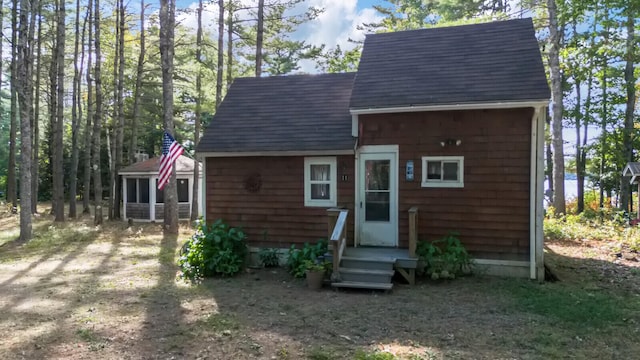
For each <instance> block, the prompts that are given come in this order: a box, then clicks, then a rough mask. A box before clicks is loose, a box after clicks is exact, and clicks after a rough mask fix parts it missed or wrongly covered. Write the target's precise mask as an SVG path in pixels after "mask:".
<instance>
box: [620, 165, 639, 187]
mask: <svg viewBox="0 0 640 360" xmlns="http://www.w3.org/2000/svg"><path fill="white" fill-rule="evenodd" d="M632 165H634V166H632ZM636 165H638V163H628V164H627V166H625V167H624V170H622V176H623V177H627V176H630V177H631V179H630V180H629V184H633V183H636V182H638V177H640V173H637V172H635V171H634V170H635V168H636Z"/></svg>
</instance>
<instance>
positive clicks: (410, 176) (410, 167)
mask: <svg viewBox="0 0 640 360" xmlns="http://www.w3.org/2000/svg"><path fill="white" fill-rule="evenodd" d="M406 179H407V181H413V160H407V167H406Z"/></svg>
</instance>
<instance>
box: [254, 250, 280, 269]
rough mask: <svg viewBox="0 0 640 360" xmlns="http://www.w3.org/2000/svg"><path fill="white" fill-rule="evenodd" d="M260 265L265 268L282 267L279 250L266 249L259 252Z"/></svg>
mask: <svg viewBox="0 0 640 360" xmlns="http://www.w3.org/2000/svg"><path fill="white" fill-rule="evenodd" d="M258 258H260V263H261V264H262V266H264V267H278V266H279V265H280V256H279V253H278V249H277V248H264V249H260V251H259V252H258Z"/></svg>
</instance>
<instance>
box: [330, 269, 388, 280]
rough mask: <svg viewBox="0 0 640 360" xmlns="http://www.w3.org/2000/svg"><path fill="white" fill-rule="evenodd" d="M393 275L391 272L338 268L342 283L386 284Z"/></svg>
mask: <svg viewBox="0 0 640 360" xmlns="http://www.w3.org/2000/svg"><path fill="white" fill-rule="evenodd" d="M394 273H395V271H393V270H374V269H355V268H345V267H341V268H340V278H341V279H342V280H343V281H354V282H372V283H388V282H391V278H392V277H393V274H394Z"/></svg>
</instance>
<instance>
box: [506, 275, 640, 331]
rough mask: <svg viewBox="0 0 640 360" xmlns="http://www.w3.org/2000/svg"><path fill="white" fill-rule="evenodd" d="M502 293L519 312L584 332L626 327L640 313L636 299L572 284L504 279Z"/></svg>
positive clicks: (639, 305)
mask: <svg viewBox="0 0 640 360" xmlns="http://www.w3.org/2000/svg"><path fill="white" fill-rule="evenodd" d="M500 288H501V290H502V292H504V293H505V294H506V295H508V296H510V297H511V298H512V299H513V304H514V307H515V309H516V310H518V311H525V312H529V313H532V314H536V315H540V316H542V317H543V318H544V319H546V320H547V321H549V322H550V323H555V324H558V325H560V326H565V327H570V328H572V329H575V330H579V331H581V332H590V331H592V330H594V329H607V328H610V327H615V326H620V325H624V323H625V321H627V320H628V319H629V318H631V317H633V316H634V314H638V312H640V302H638V299H637V297H633V296H619V295H615V294H611V293H610V292H604V291H601V290H597V289H591V290H590V289H584V288H581V287H579V286H574V285H570V284H565V283H562V282H559V283H547V284H536V283H530V282H521V281H513V280H505V281H504V283H503V284H502V286H501V287H500Z"/></svg>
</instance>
